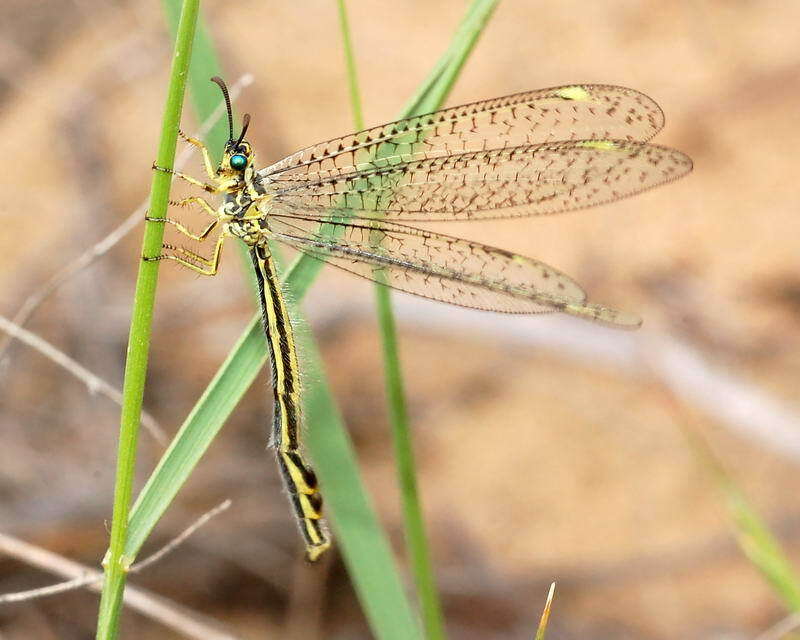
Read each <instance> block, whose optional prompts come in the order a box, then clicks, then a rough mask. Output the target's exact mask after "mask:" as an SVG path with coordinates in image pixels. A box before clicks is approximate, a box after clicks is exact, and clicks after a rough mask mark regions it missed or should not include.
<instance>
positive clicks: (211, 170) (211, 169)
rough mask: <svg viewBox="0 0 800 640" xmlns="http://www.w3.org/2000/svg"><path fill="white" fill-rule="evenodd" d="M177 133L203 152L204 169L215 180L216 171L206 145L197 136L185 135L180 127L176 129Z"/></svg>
mask: <svg viewBox="0 0 800 640" xmlns="http://www.w3.org/2000/svg"><path fill="white" fill-rule="evenodd" d="M178 134H179V135H180V137H181V138H183V139H184V140H186V142H188V143H189V144H190V145H192V146H194V147H197V148H198V149H200V153H202V154H203V166H204V167H205V169H206V173H207V174H208V177H209V178H211V179H212V180H215V179H216V178H217V172H216V170H215V169H214V164H213V163H212V162H211V154H210V153H209V152H208V147H207V146H206V145H205V144H204V143H203V142H202V141H200V140H198V139H197V138H192V137H190V136H187V135H186V134H185V133H184V132H183V131H181V130H180V129H178Z"/></svg>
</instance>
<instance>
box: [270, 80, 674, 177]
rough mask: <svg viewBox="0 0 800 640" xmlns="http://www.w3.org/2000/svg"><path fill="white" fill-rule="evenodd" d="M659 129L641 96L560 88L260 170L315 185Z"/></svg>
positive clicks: (445, 113) (336, 142)
mask: <svg viewBox="0 0 800 640" xmlns="http://www.w3.org/2000/svg"><path fill="white" fill-rule="evenodd" d="M663 126H664V114H663V112H662V111H661V108H660V107H659V106H658V105H657V104H656V103H655V102H654V101H653V100H652V98H649V97H648V96H646V95H644V94H643V93H640V92H638V91H635V90H633V89H627V88H625V87H616V86H612V85H596V84H591V85H567V86H562V87H552V88H549V89H538V90H535V91H526V92H523V93H516V94H513V95H510V96H504V97H501V98H492V99H490V100H481V101H479V102H473V103H470V104H465V105H460V106H457V107H451V108H448V109H442V110H441V111H436V112H434V113H430V114H426V115H421V116H414V117H411V118H406V119H404V120H398V121H396V122H390V123H388V124H384V125H380V126H377V127H373V128H371V129H365V130H364V131H359V132H357V133H353V134H350V135H346V136H343V137H340V138H334V139H332V140H328V141H326V142H320V143H318V144H315V145H312V146H310V147H307V148H305V149H301V150H300V151H298V152H296V153H294V154H292V155H290V156H288V157H287V158H284V159H283V160H280V161H279V162H277V163H275V164H273V165H272V166H270V167H267V168H266V169H263V170H261V171H260V172H259V173H260V174H261V176H262V177H268V178H269V179H271V180H277V181H282V180H287V181H294V180H301V181H302V180H306V179H309V180H315V179H317V178H320V177H326V176H332V175H337V174H340V173H345V174H347V173H351V172H353V171H354V170H361V169H363V168H367V167H369V166H370V165H373V164H374V163H376V162H377V163H381V162H389V163H393V162H394V161H395V160H401V159H408V158H410V157H411V156H412V155H413V156H414V157H418V158H433V157H440V156H446V155H452V154H460V153H467V152H472V151H484V150H486V149H496V148H505V147H517V146H521V145H531V144H539V143H543V142H552V141H556V140H582V139H606V138H613V139H620V140H638V141H640V142H643V141H646V140H649V139H650V138H652V137H653V136H654V135H655V134H656V133H658V131H659V130H660V129H661V128H662V127H663Z"/></svg>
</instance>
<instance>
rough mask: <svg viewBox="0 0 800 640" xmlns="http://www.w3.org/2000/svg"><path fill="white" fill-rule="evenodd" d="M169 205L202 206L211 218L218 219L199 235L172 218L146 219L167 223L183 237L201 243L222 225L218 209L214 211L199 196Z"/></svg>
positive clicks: (146, 218)
mask: <svg viewBox="0 0 800 640" xmlns="http://www.w3.org/2000/svg"><path fill="white" fill-rule="evenodd" d="M169 203H170V204H171V205H174V206H178V207H187V206H189V205H190V204H197V205H199V206H200V208H201V209H203V211H204V212H205V213H207V214H208V215H210V216H213V217H214V218H216V220H214V221H213V222H212V223H211V224H209V225H208V226H207V227H206V228H205V229H203V231H201V232H200V233H199V234H195V233H192V232H191V231H190V230H189V229H187V228H186V227H185V226H184V225H183V224H181V223H180V222H178V221H177V220H173V219H172V218H152V217H150V216H145V218H144V219H145V220H148V221H149V222H166V223H167V224H171V225H172V226H174V227H175V228H176V229H177V230H178V231H180V232H181V233H182V234H183V235H185V236H187V237H189V238H191V239H192V240H198V241H200V242H202V241H204V240H205V239H206V238H207V237H208V235H209V234H210V233H211V231H212V229H214V228H215V227H216V226H217V225H218V224H219V223H220V214H219V212H218V211H217V210H216V209H214V208H213V207H212V206H211V205H210V204H209V203H208V202H207V201H206V200H205V199H203V198H201V197H199V196H189V197H188V198H183V199H182V200H170V201H169Z"/></svg>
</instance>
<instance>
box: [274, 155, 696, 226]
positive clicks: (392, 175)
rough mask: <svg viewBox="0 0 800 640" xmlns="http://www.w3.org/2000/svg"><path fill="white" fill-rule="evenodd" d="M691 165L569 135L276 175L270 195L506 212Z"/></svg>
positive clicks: (421, 216)
mask: <svg viewBox="0 0 800 640" xmlns="http://www.w3.org/2000/svg"><path fill="white" fill-rule="evenodd" d="M691 169H692V161H691V159H690V158H689V157H688V156H687V155H685V154H683V153H681V152H680V151H676V150H674V149H669V148H667V147H661V146H658V145H653V144H647V143H643V142H636V141H623V140H571V141H560V142H548V143H543V144H535V145H525V146H518V147H510V148H504V149H488V150H485V151H473V152H469V153H461V154H457V155H450V156H440V157H435V158H422V159H412V160H404V161H399V162H397V163H395V164H392V165H389V166H383V167H377V166H376V167H372V168H368V169H363V170H361V171H352V172H350V173H342V174H337V175H331V176H328V177H324V178H321V177H318V178H316V179H315V180H308V181H296V182H292V183H287V184H284V183H282V182H281V183H278V184H277V185H275V188H276V189H277V191H276V192H275V199H274V202H275V204H276V205H280V207H283V208H286V209H293V210H297V211H303V212H304V213H303V215H309V214H311V215H313V214H314V212H316V215H319V216H325V215H327V213H326V212H327V211H329V210H330V209H334V208H338V209H347V210H349V211H351V212H353V213H354V214H355V215H357V216H361V217H377V218H382V219H383V218H387V219H390V220H416V221H434V220H470V219H486V218H510V217H518V216H531V215H542V214H551V213H558V212H561V211H569V210H574V209H583V208H586V207H591V206H595V205H599V204H604V203H608V202H613V201H614V200H619V199H620V198H626V197H628V196H631V195H634V194H636V193H639V192H641V191H645V190H646V189H650V188H652V187H655V186H657V185H659V184H662V183H664V182H668V181H670V180H675V179H677V178H679V177H681V176H683V175H685V174H686V173H688V172H689V171H691Z"/></svg>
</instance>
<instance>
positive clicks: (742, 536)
mask: <svg viewBox="0 0 800 640" xmlns="http://www.w3.org/2000/svg"><path fill="white" fill-rule="evenodd" d="M681 427H682V430H683V432H684V435H686V437H687V439H688V441H689V445H690V448H691V450H692V452H693V453H694V454H695V456H696V457H697V459H698V460H699V461H700V463H701V465H702V466H703V468H705V469H706V470H707V471H708V472H709V473H710V474H711V476H712V477H713V479H714V481H715V482H716V484H717V487H718V488H719V490H720V492H721V493H722V496H723V498H724V500H725V507H726V509H727V510H728V515H729V516H730V518H731V521H732V523H733V527H734V531H735V533H736V540H737V542H738V544H739V548H740V549H741V550H742V552H743V553H744V555H745V556H746V557H747V558H748V560H750V562H751V563H752V564H753V566H755V567H756V569H758V570H759V571H760V572H761V574H762V575H763V576H764V578H765V579H766V580H767V582H768V583H769V584H770V585H771V586H772V588H773V590H774V591H775V593H776V594H777V595H778V597H779V598H781V600H783V602H784V604H785V605H786V607H787V608H788V609H789V610H790V611H793V612H800V578H798V575H797V573H796V572H795V570H794V568H793V567H792V565H791V563H790V562H789V559H788V557H787V556H786V554H785V553H784V552H783V550H782V549H781V546H780V543H779V542H778V540H777V539H776V538H775V536H774V535H773V534H772V532H771V531H770V530H769V527H768V526H767V525H766V523H765V522H764V521H763V519H762V518H761V516H760V515H759V514H758V512H757V511H756V510H755V509H754V508H753V507H752V505H751V504H750V502H749V501H748V499H747V497H746V496H745V494H744V492H743V491H742V490H741V489H740V488H739V487H738V486H737V484H736V482H735V481H734V479H733V478H732V477H731V475H730V474H729V473H728V472H727V471H726V470H725V468H724V467H723V465H722V463H721V462H720V461H719V460H718V459H717V457H716V456H715V455H714V452H713V451H712V450H711V448H710V447H709V446H708V444H707V443H706V441H705V440H704V439H703V438H702V436H701V435H700V434H699V432H698V431H697V430H695V429H694V428H693V427H692V426H691V425H690V424H686V423H681Z"/></svg>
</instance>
